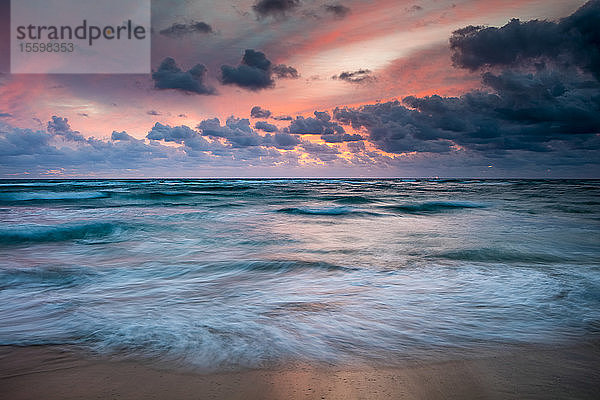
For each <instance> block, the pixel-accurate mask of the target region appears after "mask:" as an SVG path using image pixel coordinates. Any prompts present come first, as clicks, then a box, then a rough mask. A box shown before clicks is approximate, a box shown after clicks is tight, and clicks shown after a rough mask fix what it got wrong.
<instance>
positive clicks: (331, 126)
mask: <svg viewBox="0 0 600 400" xmlns="http://www.w3.org/2000/svg"><path fill="white" fill-rule="evenodd" d="M314 115H315V117H314V118H313V117H308V118H305V117H302V116H299V117H296V119H295V120H293V121H292V122H291V123H290V125H289V127H288V130H289V132H290V133H294V134H298V135H321V139H323V140H324V141H325V142H329V143H340V142H353V141H357V140H362V139H363V138H362V137H361V136H360V135H350V134H347V133H346V131H345V130H344V127H343V126H341V125H339V124H338V123H336V122H332V121H331V115H329V113H327V112H321V111H315V112H314Z"/></svg>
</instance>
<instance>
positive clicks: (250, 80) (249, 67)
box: [221, 49, 299, 90]
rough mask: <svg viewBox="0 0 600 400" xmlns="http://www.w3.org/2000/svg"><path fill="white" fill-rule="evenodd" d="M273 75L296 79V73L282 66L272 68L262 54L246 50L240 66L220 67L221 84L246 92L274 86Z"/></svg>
mask: <svg viewBox="0 0 600 400" xmlns="http://www.w3.org/2000/svg"><path fill="white" fill-rule="evenodd" d="M273 75H275V76H276V77H279V78H297V77H298V76H299V75H298V71H296V69H295V68H293V67H288V66H285V65H283V64H280V65H276V66H275V67H273V66H272V64H271V61H270V60H269V59H268V58H267V57H266V56H265V54H264V53H263V52H260V51H256V50H253V49H246V51H245V52H244V56H243V57H242V61H241V62H240V65H238V66H237V67H232V66H229V65H223V66H221V82H222V83H223V84H224V85H236V86H239V87H241V88H244V89H248V90H261V89H267V88H272V87H274V86H275V81H274V80H273Z"/></svg>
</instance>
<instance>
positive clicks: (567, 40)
mask: <svg viewBox="0 0 600 400" xmlns="http://www.w3.org/2000/svg"><path fill="white" fill-rule="evenodd" d="M450 47H451V49H452V50H453V52H454V54H453V56H452V60H453V62H454V64H455V65H456V66H459V67H463V68H468V69H470V70H476V69H479V68H482V67H486V66H488V67H490V66H491V67H495V66H499V67H507V66H514V65H519V64H523V63H531V61H535V60H539V61H551V62H553V63H557V64H573V65H576V66H578V67H581V68H584V69H585V70H587V71H589V72H591V73H593V74H594V75H595V76H596V78H599V77H600V1H599V0H594V1H590V2H588V3H586V4H585V5H584V6H582V7H581V8H580V9H579V10H577V11H576V12H575V13H573V14H572V15H570V16H568V17H566V18H563V19H561V20H560V21H558V22H550V21H538V20H533V21H527V22H521V21H520V20H518V19H513V20H511V21H510V22H509V23H508V24H506V25H504V26H503V27H501V28H494V27H489V28H486V27H482V26H468V27H466V28H463V29H459V30H457V31H455V32H454V33H453V35H452V37H451V38H450Z"/></svg>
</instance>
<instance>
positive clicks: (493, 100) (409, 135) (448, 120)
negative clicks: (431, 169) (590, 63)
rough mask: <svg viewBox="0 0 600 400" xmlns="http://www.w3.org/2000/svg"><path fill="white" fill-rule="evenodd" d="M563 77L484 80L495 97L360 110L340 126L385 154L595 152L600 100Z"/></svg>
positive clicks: (595, 90)
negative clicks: (360, 133) (359, 132)
mask: <svg viewBox="0 0 600 400" xmlns="http://www.w3.org/2000/svg"><path fill="white" fill-rule="evenodd" d="M564 78H565V77H564V75H563V73H562V72H560V73H559V72H544V73H537V74H520V73H516V72H512V71H505V72H503V73H502V74H499V75H494V74H491V73H487V74H485V75H484V76H483V83H484V84H485V85H487V86H488V87H489V88H490V89H492V90H493V92H486V91H473V92H469V93H466V94H465V95H463V96H460V97H441V96H437V95H434V96H428V97H421V98H418V97H413V96H409V97H406V98H404V100H403V102H404V104H401V103H400V102H398V101H395V102H389V103H382V104H373V105H366V106H362V107H359V108H357V109H349V108H342V109H336V110H335V112H334V115H335V117H336V119H337V120H339V121H341V122H343V123H348V124H351V125H352V126H353V127H354V128H356V129H361V128H363V129H365V130H366V131H367V132H368V134H369V138H370V140H371V141H372V142H373V143H375V144H376V145H377V146H378V147H379V148H381V149H382V150H385V151H388V152H394V153H401V152H411V151H425V152H433V153H440V152H447V151H450V150H451V149H452V148H453V146H454V145H455V144H457V145H459V146H464V147H466V148H469V149H471V150H478V151H483V152H486V153H488V154H489V153H494V152H496V153H501V152H504V151H507V150H524V151H534V152H549V151H554V150H556V149H557V148H559V147H560V148H571V149H575V148H585V147H587V148H590V147H591V148H598V145H599V144H600V141H599V139H598V136H597V134H598V133H599V132H600V96H599V94H600V92H599V86H598V84H597V83H596V82H589V81H585V80H578V79H576V78H574V80H572V81H565V79H564Z"/></svg>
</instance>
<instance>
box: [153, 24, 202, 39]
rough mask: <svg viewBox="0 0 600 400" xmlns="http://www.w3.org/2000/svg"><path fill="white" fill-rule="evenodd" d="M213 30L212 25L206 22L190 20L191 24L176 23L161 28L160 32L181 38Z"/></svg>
mask: <svg viewBox="0 0 600 400" xmlns="http://www.w3.org/2000/svg"><path fill="white" fill-rule="evenodd" d="M212 32H213V29H212V27H211V26H210V25H209V24H207V23H206V22H190V23H189V24H183V23H174V24H173V25H171V26H170V27H168V28H165V29H163V30H161V31H160V32H159V33H160V34H161V35H164V36H168V37H173V38H179V37H182V36H185V35H190V34H194V33H204V34H206V33H212Z"/></svg>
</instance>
